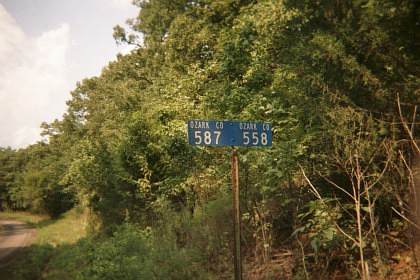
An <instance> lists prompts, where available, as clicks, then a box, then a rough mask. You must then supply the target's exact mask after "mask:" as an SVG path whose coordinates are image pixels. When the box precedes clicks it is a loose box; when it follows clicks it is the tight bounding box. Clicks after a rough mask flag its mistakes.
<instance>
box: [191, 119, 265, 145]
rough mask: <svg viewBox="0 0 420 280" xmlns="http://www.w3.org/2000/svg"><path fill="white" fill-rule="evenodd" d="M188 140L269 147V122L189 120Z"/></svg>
mask: <svg viewBox="0 0 420 280" xmlns="http://www.w3.org/2000/svg"><path fill="white" fill-rule="evenodd" d="M187 125H188V142H189V143H190V144H191V145H202V146H246V147H270V146H271V141H272V133H271V124H270V123H263V122H252V121H205V120H190V121H188V122H187Z"/></svg>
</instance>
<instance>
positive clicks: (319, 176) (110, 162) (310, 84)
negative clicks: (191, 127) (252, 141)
mask: <svg viewBox="0 0 420 280" xmlns="http://www.w3.org/2000/svg"><path fill="white" fill-rule="evenodd" d="M134 4H135V5H137V6H138V7H139V8H140V10H139V14H138V17H136V18H134V19H130V20H128V24H129V26H130V30H124V29H123V28H122V27H120V26H117V27H115V29H114V36H115V39H116V40H117V42H118V43H120V44H133V45H136V48H135V50H133V51H132V52H131V53H130V54H127V55H120V56H118V59H117V60H116V61H115V62H111V63H110V64H109V65H108V66H107V67H105V68H104V69H103V71H102V74H101V75H100V76H99V77H92V78H88V79H85V80H83V81H82V82H80V83H79V84H78V85H77V86H76V88H75V89H74V91H73V92H72V93H71V100H69V101H68V108H67V111H66V113H65V114H64V116H63V118H62V120H57V121H55V122H53V123H49V124H43V126H42V127H43V136H44V137H45V141H43V142H39V143H37V144H34V145H31V146H29V147H27V148H25V149H19V150H12V149H10V148H3V149H1V150H0V158H1V160H0V199H1V200H0V203H1V205H0V207H1V208H2V209H15V210H29V211H34V212H43V213H48V214H50V215H51V216H53V217H57V216H59V215H60V214H61V213H63V212H65V211H66V210H68V209H71V208H72V207H74V206H75V205H78V207H82V208H85V209H88V211H89V228H90V232H91V234H90V236H89V238H88V239H84V240H81V241H80V242H79V243H78V244H77V245H74V247H72V248H70V249H69V250H70V251H69V252H71V253H68V254H67V255H66V257H67V259H66V260H67V262H69V263H68V264H66V265H63V266H62V269H63V271H66V269H69V268H76V267H77V268H78V269H80V270H78V272H77V273H79V274H77V276H75V275H74V274H66V275H72V277H73V276H74V278H72V279H76V277H78V278H77V279H208V278H210V279H223V278H229V277H230V275H231V271H232V265H231V263H232V260H231V259H232V256H231V251H232V250H231V247H232V240H231V237H232V234H231V231H232V228H231V227H232V226H231V220H230V219H231V218H230V217H231V215H230V211H231V209H230V207H229V205H230V198H229V196H230V186H229V183H230V180H229V168H230V166H229V153H230V151H229V149H227V148H195V147H191V146H189V145H188V144H187V141H186V126H185V122H186V121H187V120H188V119H193V118H199V119H235V120H263V121H268V122H272V123H273V127H274V131H273V135H274V139H273V147H272V148H271V149H240V150H239V153H240V170H241V174H240V178H241V207H242V222H243V240H242V244H243V247H244V248H243V251H244V255H245V272H246V274H247V275H248V276H249V277H254V278H255V279H283V278H288V277H290V278H291V277H293V279H312V278H313V279H316V278H319V279H332V278H334V277H338V276H339V275H341V276H345V277H347V278H348V279H357V278H362V279H368V277H369V275H378V277H385V276H386V275H389V274H391V273H392V271H391V269H390V267H391V264H392V260H393V256H394V253H395V252H396V251H398V250H400V249H401V248H402V247H403V245H402V244H409V242H410V240H409V239H410V238H409V237H410V226H412V225H413V224H414V222H408V221H409V220H411V219H412V216H414V215H412V212H413V211H411V210H410V209H412V207H411V206H413V205H415V203H416V201H415V199H414V202H413V198H415V195H413V193H414V194H415V192H414V188H413V187H415V186H414V185H415V184H414V181H415V180H414V179H413V177H412V176H411V175H412V173H410V166H411V162H412V159H415V158H416V156H418V154H419V150H418V146H416V142H415V135H418V133H419V128H418V126H416V123H418V122H419V113H418V111H419V110H417V107H416V105H418V104H420V88H419V85H420V32H418V30H419V26H420V4H419V2H418V1H411V0H399V1H394V0H381V1H379V0H366V1H356V0H355V1H333V0H322V1H310V0H308V1H307V0H296V1H295V0H267V1H256V0H216V1H211V0H197V1H190V0H150V1H142V0H136V1H134ZM66 252H67V251H66ZM60 256H61V257H63V256H62V255H60V254H58V257H57V258H58V260H57V261H59V260H60ZM57 273H58V272H57ZM68 273H76V272H74V271H73V272H68ZM64 274H65V273H64ZM48 275H49V276H48ZM44 276H45V274H44ZM47 276H48V277H52V278H51V279H54V278H53V276H51V274H47ZM47 276H45V277H47ZM254 278H253V279H254ZM36 279H39V278H36ZM61 279H62V278H61Z"/></svg>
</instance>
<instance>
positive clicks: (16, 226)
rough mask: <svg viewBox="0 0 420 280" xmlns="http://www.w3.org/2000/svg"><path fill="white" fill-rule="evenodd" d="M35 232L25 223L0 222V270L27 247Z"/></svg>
mask: <svg viewBox="0 0 420 280" xmlns="http://www.w3.org/2000/svg"><path fill="white" fill-rule="evenodd" d="M35 233H36V230H35V229H34V228H33V227H32V226H30V225H28V224H25V223H22V222H18V221H12V220H0V268H1V267H3V266H5V265H6V264H7V263H8V262H9V261H10V259H12V258H13V256H14V255H15V254H16V253H17V252H18V251H19V250H20V249H22V248H24V247H26V246H29V245H30V244H31V242H32V241H33V239H34V237H35Z"/></svg>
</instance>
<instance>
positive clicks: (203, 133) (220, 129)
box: [187, 120, 272, 280]
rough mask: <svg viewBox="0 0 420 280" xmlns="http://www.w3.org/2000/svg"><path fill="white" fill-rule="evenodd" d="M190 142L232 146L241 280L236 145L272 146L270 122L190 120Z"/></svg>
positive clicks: (236, 265) (239, 263)
mask: <svg viewBox="0 0 420 280" xmlns="http://www.w3.org/2000/svg"><path fill="white" fill-rule="evenodd" d="M187 126H188V142H189V143H190V144H191V145H197V146H198V145H199V146H231V147H232V148H233V149H232V170H231V172H232V203H233V207H232V213H233V230H234V252H233V256H234V268H235V280H242V258H241V211H240V208H239V158H238V151H237V150H236V149H235V146H244V147H270V146H271V142H272V133H271V130H272V127H271V124H270V123H263V122H253V121H214V120H190V121H188V122H187Z"/></svg>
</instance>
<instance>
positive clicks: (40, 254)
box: [0, 208, 86, 280]
mask: <svg viewBox="0 0 420 280" xmlns="http://www.w3.org/2000/svg"><path fill="white" fill-rule="evenodd" d="M0 219H10V220H18V221H22V222H25V223H28V224H31V225H33V226H34V227H35V228H36V229H37V233H36V237H35V240H34V241H33V243H32V245H31V246H30V247H28V248H26V249H24V250H23V251H22V252H20V253H18V254H19V255H18V257H16V258H14V260H13V261H12V262H11V263H10V265H8V266H7V267H5V268H3V269H0V279H10V280H12V279H16V280H21V279H22V280H24V279H25V280H26V279H44V277H43V275H44V274H45V273H46V272H47V271H48V270H49V269H52V268H51V267H49V266H50V262H51V260H53V259H54V258H56V257H57V256H60V255H63V254H66V253H67V251H68V249H67V248H71V246H73V244H75V243H76V242H77V241H78V240H80V239H81V238H83V237H85V236H86V214H85V213H83V212H82V211H80V210H78V209H77V208H75V209H72V210H70V211H68V212H67V213H65V214H63V215H62V216H60V217H59V218H57V219H50V218H48V217H47V216H43V215H36V214H30V213H26V212H0ZM61 258H63V257H61ZM61 258H59V259H61ZM64 259H65V258H64ZM69 277H71V276H69ZM48 279H51V278H49V277H48ZM54 279H56V278H54ZM60 279H61V280H65V279H67V278H66V277H64V276H63V275H62V276H61V277H60Z"/></svg>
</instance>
